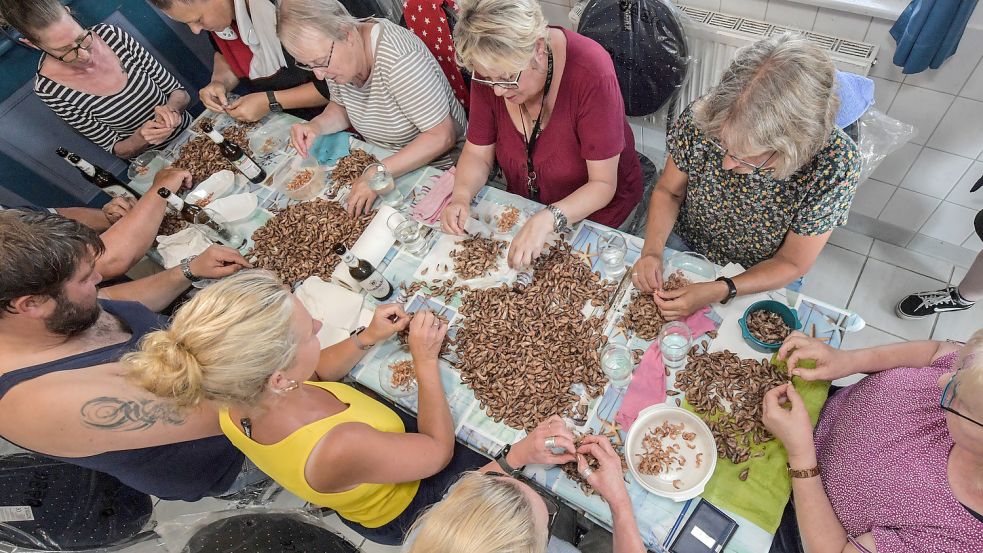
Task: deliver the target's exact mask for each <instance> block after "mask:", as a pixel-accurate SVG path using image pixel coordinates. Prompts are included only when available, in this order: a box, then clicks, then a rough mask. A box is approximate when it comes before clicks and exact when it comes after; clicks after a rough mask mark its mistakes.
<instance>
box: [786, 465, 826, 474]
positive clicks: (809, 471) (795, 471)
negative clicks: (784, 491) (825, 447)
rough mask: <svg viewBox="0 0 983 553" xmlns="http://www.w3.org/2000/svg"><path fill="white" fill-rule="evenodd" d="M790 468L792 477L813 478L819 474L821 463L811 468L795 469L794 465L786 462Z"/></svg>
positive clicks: (789, 471) (789, 472)
mask: <svg viewBox="0 0 983 553" xmlns="http://www.w3.org/2000/svg"><path fill="white" fill-rule="evenodd" d="M785 466H786V467H787V468H788V475H789V476H791V477H792V478H813V477H815V476H819V465H816V466H814V467H812V468H811V469H793V468H792V465H789V464H788V463H785Z"/></svg>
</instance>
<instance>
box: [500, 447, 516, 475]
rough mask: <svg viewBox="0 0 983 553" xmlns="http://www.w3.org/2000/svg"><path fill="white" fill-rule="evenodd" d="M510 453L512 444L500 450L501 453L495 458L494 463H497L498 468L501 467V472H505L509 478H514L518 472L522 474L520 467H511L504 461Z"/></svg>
mask: <svg viewBox="0 0 983 553" xmlns="http://www.w3.org/2000/svg"><path fill="white" fill-rule="evenodd" d="M510 451H512V444H506V445H505V447H503V448H502V452H501V453H499V454H498V455H497V456H496V457H495V462H496V463H498V466H500V467H502V470H504V471H505V474H508V475H509V476H515V475H517V474H519V473H520V472H522V467H519V468H515V467H513V466H512V465H510V464H509V462H508V461H506V460H505V457H506V456H507V455H508V454H509V452H510Z"/></svg>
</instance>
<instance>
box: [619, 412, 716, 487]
mask: <svg viewBox="0 0 983 553" xmlns="http://www.w3.org/2000/svg"><path fill="white" fill-rule="evenodd" d="M664 421H668V422H669V424H679V423H683V424H685V425H686V428H685V430H684V431H685V432H694V433H696V438H695V439H694V440H693V441H692V443H693V445H695V446H696V449H689V448H687V447H680V451H679V453H681V454H682V455H683V456H685V457H686V464H685V465H684V466H682V467H678V466H677V467H674V468H672V469H671V470H669V471H663V472H661V473H659V474H642V473H641V472H639V470H638V456H639V455H640V454H641V453H642V452H643V451H645V449H644V448H643V447H642V439H643V438H645V435H646V434H648V433H649V431H650V430H652V429H654V428H655V427H657V426H661V425H662V423H663V422H664ZM671 441H672V440H669V439H668V438H666V441H665V442H663V443H666V444H667V445H668V443H669V442H671ZM676 442H677V443H683V440H682V439H679V440H676ZM697 453H702V454H703V457H702V462H701V463H700V466H699V467H697V466H696V460H695V459H696V454H697ZM625 460H626V461H628V470H630V471H631V473H632V475H633V476H634V477H635V480H637V481H638V483H639V484H641V485H642V487H643V488H645V489H646V490H648V491H650V492H652V493H654V494H655V495H658V496H660V497H665V498H668V499H671V500H673V501H686V500H687V499H693V498H694V497H696V496H698V495H700V494H702V493H703V490H704V489H705V488H706V485H707V482H709V481H710V477H711V476H713V470H714V468H716V466H717V442H716V440H714V439H713V434H712V433H711V432H710V428H709V427H708V426H707V425H706V423H705V422H703V420H701V419H700V418H699V417H697V416H696V415H694V414H693V413H690V412H689V411H687V410H685V409H682V408H680V407H674V406H671V405H666V404H665V403H659V404H657V405H652V406H651V407H647V408H645V409H642V411H641V412H640V413H639V414H638V418H637V419H636V420H635V423H634V424H632V425H631V430H629V431H628V437H627V438H626V439H625ZM675 480H680V481H681V485H680V487H679V488H678V489H677V488H676V487H675V486H673V485H672V483H673V481H675Z"/></svg>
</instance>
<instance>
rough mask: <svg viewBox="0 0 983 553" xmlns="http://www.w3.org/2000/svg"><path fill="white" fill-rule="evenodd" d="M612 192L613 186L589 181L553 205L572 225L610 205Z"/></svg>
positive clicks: (612, 196)
mask: <svg viewBox="0 0 983 553" xmlns="http://www.w3.org/2000/svg"><path fill="white" fill-rule="evenodd" d="M614 191H615V185H613V184H610V183H607V182H603V181H590V182H588V183H586V184H584V185H583V186H581V187H580V188H578V189H576V190H574V192H573V193H572V194H570V195H569V196H567V197H566V198H563V199H562V200H560V201H558V202H555V203H554V204H553V205H555V206H556V207H557V208H559V210H560V211H562V212H563V214H564V215H566V217H567V221H568V223H569V224H571V225H572V224H574V223H577V222H580V221H582V220H584V219H586V218H587V217H589V216H590V214H591V213H594V212H595V211H597V210H599V209H601V208H603V207H604V206H606V205H608V204H609V203H611V198H614Z"/></svg>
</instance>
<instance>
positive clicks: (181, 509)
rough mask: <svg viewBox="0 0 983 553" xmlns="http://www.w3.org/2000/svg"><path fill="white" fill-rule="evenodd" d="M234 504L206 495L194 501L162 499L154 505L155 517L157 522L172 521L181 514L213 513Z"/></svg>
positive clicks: (231, 506) (229, 507)
mask: <svg viewBox="0 0 983 553" xmlns="http://www.w3.org/2000/svg"><path fill="white" fill-rule="evenodd" d="M234 506H235V503H234V502H231V501H225V500H224V499H219V498H217V497H206V498H204V499H199V500H198V501H194V502H188V501H166V500H163V499H162V500H160V501H158V502H157V505H156V506H155V507H154V517H155V518H156V519H157V522H170V521H172V520H174V519H175V518H177V517H179V516H183V515H192V514H198V513H211V512H212V511H222V510H225V509H231V508H233V507H234Z"/></svg>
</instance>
